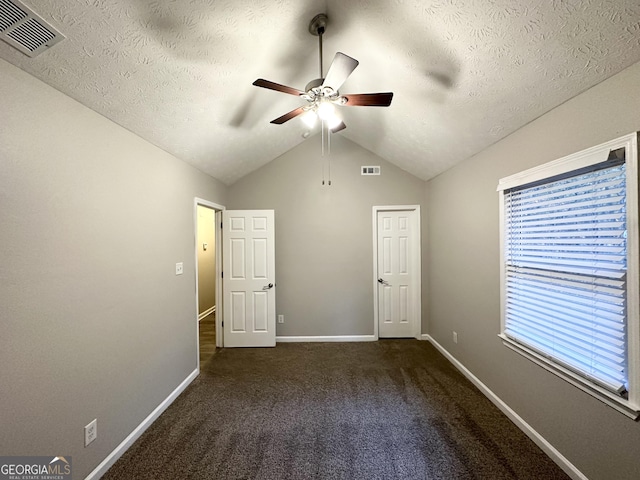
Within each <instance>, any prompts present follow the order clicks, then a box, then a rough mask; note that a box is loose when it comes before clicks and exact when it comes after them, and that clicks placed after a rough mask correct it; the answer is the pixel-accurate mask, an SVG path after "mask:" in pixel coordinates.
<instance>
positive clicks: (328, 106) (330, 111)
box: [318, 102, 336, 120]
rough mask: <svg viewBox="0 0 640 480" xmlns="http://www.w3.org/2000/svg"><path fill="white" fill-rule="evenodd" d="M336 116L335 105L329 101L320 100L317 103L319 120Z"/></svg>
mask: <svg viewBox="0 0 640 480" xmlns="http://www.w3.org/2000/svg"><path fill="white" fill-rule="evenodd" d="M335 116H336V107H335V106H334V105H333V104H332V103H329V102H320V105H318V117H320V119H321V120H329V119H331V118H333V117H335Z"/></svg>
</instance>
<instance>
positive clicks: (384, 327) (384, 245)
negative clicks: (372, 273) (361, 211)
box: [377, 210, 420, 338]
mask: <svg viewBox="0 0 640 480" xmlns="http://www.w3.org/2000/svg"><path fill="white" fill-rule="evenodd" d="M418 225H419V223H418V213H417V211H416V210H402V211H379V212H378V218H377V230H378V238H377V250H378V254H377V257H378V258H377V264H378V271H377V288H378V336H379V337H380V338H385V337H386V338H390V337H391V338H407V337H415V336H417V332H416V326H417V325H418V322H419V312H418V311H417V305H416V304H417V300H418V296H419V295H420V292H419V291H417V286H418V284H419V280H417V279H416V275H418V274H419V271H420V270H419V269H420V265H419V262H418V261H417V257H419V254H417V253H416V252H417V248H418V247H419V246H418V245H416V243H417V238H416V237H419V236H418V235H417V234H418V232H417V230H418Z"/></svg>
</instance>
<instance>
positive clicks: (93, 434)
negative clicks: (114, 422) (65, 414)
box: [84, 418, 98, 447]
mask: <svg viewBox="0 0 640 480" xmlns="http://www.w3.org/2000/svg"><path fill="white" fill-rule="evenodd" d="M96 438H98V419H97V418H94V419H93V421H92V422H91V423H89V425H87V426H86V427H84V446H85V447H88V446H89V444H90V443H91V442H93V441H94V440H95V439H96Z"/></svg>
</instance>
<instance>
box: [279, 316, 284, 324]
mask: <svg viewBox="0 0 640 480" xmlns="http://www.w3.org/2000/svg"><path fill="white" fill-rule="evenodd" d="M278 323H284V315H278Z"/></svg>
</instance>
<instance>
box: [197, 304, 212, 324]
mask: <svg viewBox="0 0 640 480" xmlns="http://www.w3.org/2000/svg"><path fill="white" fill-rule="evenodd" d="M215 311H216V306H215V305H214V306H213V307H211V308H207V309H206V310H205V311H204V312H202V313H201V314H200V315H198V321H200V320H202V319H203V318H204V317H207V316H209V315H211V314H212V313H213V312H215Z"/></svg>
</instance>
